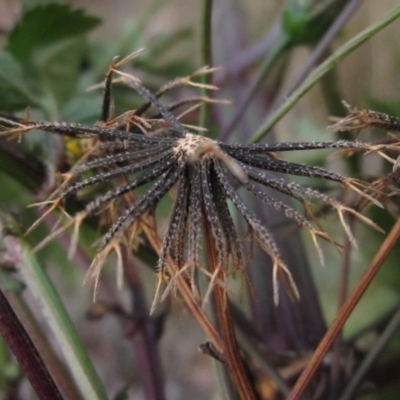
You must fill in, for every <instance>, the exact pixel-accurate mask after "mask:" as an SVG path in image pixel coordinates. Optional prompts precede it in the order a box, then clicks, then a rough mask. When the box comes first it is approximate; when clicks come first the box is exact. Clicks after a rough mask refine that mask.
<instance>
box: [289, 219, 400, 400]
mask: <svg viewBox="0 0 400 400" xmlns="http://www.w3.org/2000/svg"><path fill="white" fill-rule="evenodd" d="M399 237H400V218H399V219H398V220H397V221H396V223H395V225H394V226H393V228H392V229H391V231H390V233H389V235H388V236H387V237H386V239H385V241H384V242H383V243H382V246H381V247H380V249H379V250H378V252H377V253H376V255H375V257H374V259H373V260H372V261H371V264H370V265H369V266H368V268H367V270H366V271H365V273H364V275H363V276H362V278H361V279H360V281H359V282H358V284H357V286H356V287H355V288H354V290H353V291H352V292H351V294H350V296H349V297H348V299H347V300H346V302H345V303H344V304H343V306H342V307H341V308H340V312H339V313H338V316H337V318H336V319H335V321H334V322H333V324H332V325H331V326H330V327H329V329H328V331H327V333H326V335H325V336H324V338H323V339H322V340H321V343H320V344H319V345H318V347H317V349H316V350H315V352H314V354H313V356H312V358H311V360H310V362H309V363H308V365H307V366H306V368H305V369H304V370H303V372H302V374H301V375H300V377H299V379H298V380H297V382H296V384H295V386H294V388H293V390H292V392H291V394H290V395H289V397H288V398H287V400H298V399H300V396H301V395H302V393H303V392H304V390H305V389H306V387H307V385H308V383H309V382H310V380H311V378H312V377H313V376H314V373H315V371H316V370H317V368H318V366H319V365H320V363H321V361H322V359H323V358H324V356H325V354H326V353H327V351H328V350H329V348H330V346H331V345H332V343H333V341H334V340H335V338H336V336H337V335H338V333H339V332H340V330H341V329H342V327H343V325H344V324H345V322H346V321H347V319H348V318H349V316H350V314H351V313H352V311H353V310H354V308H355V307H356V305H357V303H358V302H359V300H360V298H361V297H362V295H363V294H364V292H365V291H366V290H367V288H368V286H369V285H370V283H371V282H372V280H373V278H374V277H375V275H376V274H377V273H378V271H379V269H380V267H381V266H382V264H383V263H384V261H385V260H386V258H387V256H388V255H389V253H390V251H391V250H392V249H393V247H394V246H395V244H396V243H397V241H398V239H399Z"/></svg>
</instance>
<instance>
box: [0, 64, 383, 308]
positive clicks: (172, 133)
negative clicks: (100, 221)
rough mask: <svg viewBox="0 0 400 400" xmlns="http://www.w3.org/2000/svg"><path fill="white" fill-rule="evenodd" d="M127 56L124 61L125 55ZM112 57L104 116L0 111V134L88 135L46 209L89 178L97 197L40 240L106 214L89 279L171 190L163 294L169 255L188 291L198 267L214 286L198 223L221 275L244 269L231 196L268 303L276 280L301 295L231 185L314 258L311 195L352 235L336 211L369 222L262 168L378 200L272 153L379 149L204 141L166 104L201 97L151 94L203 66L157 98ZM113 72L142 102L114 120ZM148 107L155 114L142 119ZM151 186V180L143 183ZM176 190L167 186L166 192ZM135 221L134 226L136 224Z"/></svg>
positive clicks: (354, 144) (354, 184)
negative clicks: (262, 271)
mask: <svg viewBox="0 0 400 400" xmlns="http://www.w3.org/2000/svg"><path fill="white" fill-rule="evenodd" d="M123 61H125V60H123ZM121 64H122V62H120V63H116V64H113V65H112V66H111V68H110V70H109V72H108V74H107V76H106V83H105V88H106V90H105V96H104V107H103V122H101V123H98V124H96V125H94V126H87V125H80V124H67V123H53V122H38V121H30V120H15V119H13V120H11V119H6V118H2V119H1V120H2V121H3V122H4V123H5V126H4V127H3V128H4V129H7V133H8V134H10V133H14V134H19V133H22V132H26V131H29V130H32V129H41V130H44V131H49V132H52V133H56V134H61V135H66V136H69V137H72V138H80V139H85V138H90V139H91V140H92V142H91V143H92V144H91V146H90V148H89V150H88V151H87V153H86V154H85V156H84V157H83V158H82V160H80V161H79V162H78V163H77V164H76V165H75V166H73V167H72V169H71V171H70V172H69V173H68V174H65V181H64V182H63V184H62V185H61V186H60V187H59V188H58V189H57V191H56V192H55V194H54V195H53V197H52V199H50V203H51V204H52V206H51V208H50V210H52V209H54V208H56V207H59V206H61V205H62V204H63V202H64V201H66V200H67V199H68V197H69V196H71V195H73V194H77V193H82V192H83V191H85V190H86V189H87V188H88V187H91V186H93V185H97V186H98V187H100V188H101V189H100V190H99V192H100V193H101V194H99V195H97V197H95V198H94V199H92V200H91V201H89V202H88V203H87V204H86V205H85V207H84V208H83V209H82V210H81V211H79V212H78V213H76V214H75V215H74V216H72V217H70V219H69V221H68V222H67V223H66V225H65V226H63V227H61V228H59V229H58V230H56V231H55V232H53V234H51V235H50V236H49V237H48V238H47V239H46V240H45V241H44V242H43V243H42V244H41V245H40V246H42V245H44V244H45V243H47V242H48V241H50V240H52V239H53V238H54V236H56V235H57V234H59V233H60V232H61V231H62V230H64V229H66V228H68V227H74V231H75V234H74V241H75V243H76V240H77V235H78V231H79V227H80V225H81V223H82V221H83V220H84V219H85V218H86V217H88V216H93V215H96V214H99V213H104V212H106V211H107V210H108V211H107V212H110V213H112V215H113V216H115V215H116V216H115V217H114V218H113V221H112V223H111V227H110V228H109V229H108V231H107V232H106V233H105V234H104V236H103V238H102V240H101V243H100V245H99V247H98V253H97V256H96V258H95V260H94V261H93V263H92V266H91V269H90V271H89V275H88V276H89V277H90V278H94V279H95V280H97V279H98V276H99V273H100V268H101V265H102V262H103V261H104V258H105V257H106V256H107V255H108V254H109V253H110V252H111V251H116V253H117V255H118V254H120V250H119V248H120V244H121V243H125V244H126V245H127V246H130V244H131V243H132V235H133V234H135V233H136V232H137V228H138V226H139V225H140V224H144V222H143V221H145V217H146V216H148V215H149V214H151V213H152V212H153V211H154V210H155V208H156V207H157V205H158V203H159V202H160V200H161V199H162V198H163V197H164V196H165V195H167V194H168V192H171V195H172V197H173V198H174V205H173V210H172V213H171V217H170V221H169V225H168V229H167V231H166V233H165V236H164V239H163V242H162V246H161V250H160V256H159V261H158V270H159V280H160V282H161V281H163V280H165V281H168V282H169V284H168V287H167V289H168V290H167V292H168V291H169V290H170V289H171V288H173V286H174V278H175V277H174V276H173V274H172V273H171V271H172V270H169V269H168V263H170V262H172V263H173V264H174V265H175V266H176V267H177V269H175V270H174V271H178V272H176V273H179V274H182V273H183V274H185V275H186V276H187V278H188V279H189V280H190V281H191V282H192V287H193V290H195V283H194V271H195V270H196V269H200V270H202V271H204V272H205V273H206V274H207V275H208V276H209V281H210V283H209V290H208V292H207V294H206V296H205V297H206V298H207V296H208V294H209V292H210V291H211V290H212V287H213V285H215V284H217V282H216V274H210V273H209V272H207V271H206V270H205V269H204V268H203V267H201V263H200V257H199V249H200V243H201V240H202V238H203V236H204V226H205V224H208V227H209V228H210V229H209V231H210V232H211V234H212V242H213V244H214V246H215V254H216V257H217V264H218V265H217V269H218V271H221V270H222V271H225V274H228V273H233V272H235V271H237V270H239V271H242V270H243V269H244V268H245V265H246V261H247V259H246V257H245V255H244V251H243V248H242V243H241V242H242V240H241V238H240V237H239V234H238V232H237V229H236V228H235V224H234V220H233V216H232V214H231V211H230V209H229V207H228V202H231V203H232V204H233V205H234V206H235V208H236V210H237V211H238V212H239V214H240V215H241V216H242V217H243V218H244V220H245V221H246V222H247V224H248V226H249V228H250V232H251V235H252V237H253V238H254V239H255V240H256V242H257V243H258V245H259V246H260V247H261V248H262V249H263V250H264V251H265V252H266V253H267V254H268V255H269V257H271V259H272V264H273V283H274V300H275V302H276V303H277V302H278V298H279V292H278V287H279V285H278V278H281V280H282V282H283V283H284V285H285V287H286V288H287V289H288V290H289V292H290V293H292V295H293V296H294V297H299V295H298V292H297V289H296V285H295V283H294V282H293V279H292V275H291V273H290V271H289V269H288V267H287V266H286V265H285V263H284V261H283V260H282V257H281V254H280V252H279V249H278V247H277V245H276V243H275V241H274V238H273V236H272V234H271V233H270V231H269V230H268V228H267V227H266V226H264V225H263V224H262V223H261V222H260V220H259V219H258V218H257V215H255V213H254V212H253V211H252V210H251V209H250V208H249V207H248V206H247V205H246V203H245V201H244V200H243V198H242V197H241V196H240V195H239V194H238V193H237V188H238V187H244V188H245V189H247V190H248V191H249V192H250V193H252V194H253V195H254V196H256V197H257V198H259V199H261V200H262V201H263V202H264V203H266V204H268V205H270V206H272V207H274V208H275V209H276V210H277V211H279V212H282V213H284V214H285V215H286V216H287V217H288V218H290V219H291V220H293V221H294V222H295V223H297V224H298V225H299V226H301V227H305V228H306V229H307V230H308V232H309V233H310V235H311V237H312V240H313V242H314V244H315V246H316V249H317V252H318V254H319V257H320V258H321V261H322V259H323V256H322V252H321V250H320V248H319V245H318V242H317V238H318V237H320V238H323V239H326V240H330V239H329V237H328V236H327V235H326V234H325V233H324V232H323V231H321V230H320V229H319V228H318V229H317V228H316V227H314V225H313V223H312V213H311V211H310V201H311V202H312V201H314V202H317V203H320V204H321V203H322V204H325V205H328V206H330V207H331V208H333V209H334V210H336V212H337V214H338V216H339V218H340V221H341V222H342V225H343V227H344V229H345V231H346V233H347V235H348V236H349V238H350V239H351V241H353V242H354V238H353V236H352V234H351V232H350V229H348V227H347V225H346V223H345V220H344V213H346V212H347V213H352V214H355V215H356V216H357V217H359V218H360V219H361V220H362V221H364V222H365V223H367V224H369V225H372V226H375V225H374V224H373V223H372V222H371V221H370V220H369V219H368V218H366V217H365V216H363V215H361V214H359V213H358V212H357V211H355V210H353V209H352V208H349V207H347V206H345V205H343V204H341V203H340V202H339V201H337V200H335V199H333V198H331V197H329V196H327V195H326V194H324V193H321V192H319V191H317V190H314V189H312V188H309V187H306V186H302V185H300V184H297V183H294V182H290V181H287V180H285V179H280V178H278V177H276V176H275V175H273V174H271V173H270V172H280V173H284V174H288V175H298V176H305V177H310V178H319V179H323V180H328V181H333V182H336V183H339V184H341V185H342V186H344V187H345V188H349V189H352V190H354V191H356V192H357V193H359V194H360V195H362V196H364V197H365V198H367V199H368V200H369V201H372V202H374V203H376V204H379V203H378V202H377V201H376V200H374V199H373V198H372V196H371V195H370V194H368V193H367V191H365V187H364V186H363V185H362V184H361V183H359V182H358V181H356V180H353V179H351V178H348V177H345V176H342V175H340V174H338V173H334V172H330V171H328V170H326V169H324V168H320V167H316V166H310V165H305V164H298V163H293V162H288V161H284V160H283V159H281V158H279V157H277V156H276V154H277V153H280V152H285V151H295V150H302V151H303V150H319V149H354V150H357V151H363V150H365V151H379V150H380V148H375V147H374V145H373V144H368V143H363V142H359V141H343V140H340V141H336V142H304V143H274V144H229V143H222V142H220V141H217V140H212V139H210V138H207V137H206V136H201V135H198V134H195V133H193V132H190V131H189V129H191V130H192V131H193V127H191V128H188V127H186V126H184V125H183V124H182V123H181V122H180V121H179V119H180V117H175V116H174V114H173V113H172V111H173V110H175V109H177V108H178V107H181V106H183V105H190V106H191V108H190V110H191V109H193V107H197V106H198V105H199V104H200V103H201V102H203V101H211V100H210V99H208V98H204V97H194V98H192V99H189V100H186V101H183V102H180V103H177V104H174V105H172V106H169V107H166V106H164V105H163V104H162V103H161V102H160V101H159V100H158V98H159V97H160V96H161V95H162V94H164V93H165V92H166V91H167V90H170V89H171V88H173V87H175V86H177V85H181V84H189V85H194V86H200V87H201V85H200V84H196V83H194V82H193V81H192V78H193V77H194V76H196V75H200V74H204V73H209V72H211V71H212V70H211V69H208V68H202V69H201V70H199V71H197V72H196V73H195V74H193V75H192V76H189V77H185V78H179V79H177V80H175V81H173V82H171V83H169V84H167V85H165V86H164V87H163V88H161V89H160V91H158V92H157V93H156V94H155V95H154V94H152V93H151V92H150V91H148V90H147V89H146V88H145V87H144V86H143V85H142V84H141V82H140V81H139V79H137V78H136V77H134V76H132V75H129V74H127V73H125V72H122V71H120V70H119V69H118V67H119V66H120V65H121ZM114 74H118V75H119V78H118V79H117V80H116V81H118V82H123V83H125V84H127V85H128V86H130V87H132V88H133V89H134V90H135V91H136V92H137V93H138V94H139V95H141V96H142V97H144V98H145V99H146V101H147V102H146V103H145V104H143V106H142V107H140V108H138V109H137V110H132V111H129V112H127V113H124V114H123V115H120V116H119V117H117V118H113V119H111V118H110V102H111V100H110V98H111V96H110V93H111V85H112V83H113V76H114ZM151 106H153V107H154V108H155V109H156V110H157V111H156V114H153V115H150V116H145V113H146V112H148V110H149V109H150V107H151ZM149 183H151V185H150V186H148V185H147V184H149ZM145 185H146V187H148V188H147V190H146V191H145V193H143V194H142V195H140V196H139V197H137V198H136V197H132V193H133V191H134V190H135V189H137V188H140V187H142V186H145ZM174 187H176V190H175V191H171V189H173V188H174ZM265 188H272V189H274V190H276V191H277V192H281V193H284V194H286V195H289V196H291V197H292V198H294V199H296V200H298V201H300V202H301V203H302V205H303V206H304V208H305V211H306V213H305V215H306V216H304V215H302V214H301V213H299V212H298V211H296V210H295V209H293V208H291V207H290V206H288V205H286V204H285V203H283V202H280V201H277V200H275V199H274V198H272V197H270V196H269V195H267V194H266V192H265V190H264V189H265ZM138 224H139V225H138Z"/></svg>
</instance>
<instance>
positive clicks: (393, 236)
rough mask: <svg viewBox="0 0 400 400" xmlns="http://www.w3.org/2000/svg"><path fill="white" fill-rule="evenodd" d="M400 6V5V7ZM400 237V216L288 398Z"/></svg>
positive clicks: (303, 383)
mask: <svg viewBox="0 0 400 400" xmlns="http://www.w3.org/2000/svg"><path fill="white" fill-rule="evenodd" d="M399 8H400V7H399ZM399 237H400V218H399V219H398V220H397V221H396V223H395V225H394V226H393V228H392V230H391V231H390V233H389V235H388V236H387V237H386V239H385V241H384V242H383V243H382V246H381V247H380V249H379V250H378V252H377V253H376V255H375V257H374V259H373V260H372V261H371V264H370V265H369V266H368V268H367V270H366V271H365V273H364V275H363V276H362V278H361V280H360V281H359V282H358V284H357V286H356V287H355V289H354V290H353V291H352V292H351V294H350V296H349V297H348V299H347V300H346V302H345V303H344V304H343V306H342V307H341V308H340V312H339V313H338V316H337V318H336V319H335V321H334V322H333V324H332V325H331V326H330V327H329V329H328V331H327V333H326V335H325V336H324V338H323V339H322V340H321V343H320V344H319V345H318V347H317V349H316V350H315V352H314V354H313V356H312V358H311V360H310V362H309V363H308V365H307V366H306V368H305V369H304V371H303V372H302V374H301V375H300V377H299V379H298V381H297V382H296V384H295V386H294V388H293V390H292V392H291V394H290V395H289V397H288V398H287V400H298V399H300V396H301V395H302V393H303V392H304V390H305V388H306V387H307V385H308V383H309V382H310V380H311V378H312V377H313V375H314V373H315V371H316V370H317V368H318V366H319V365H320V363H321V361H322V359H323V358H324V356H325V354H326V352H327V351H328V350H329V348H330V346H331V345H332V342H333V341H334V340H335V338H336V336H337V335H338V333H339V332H340V330H341V329H342V327H343V325H344V324H345V322H346V321H347V319H348V317H349V316H350V314H351V313H352V311H353V310H354V308H355V307H356V305H357V303H358V301H359V300H360V298H361V296H362V295H363V294H364V292H365V291H366V289H367V288H368V286H369V285H370V283H371V282H372V280H373V278H374V277H375V275H376V274H377V273H378V271H379V269H380V267H381V266H382V264H383V262H384V261H385V260H386V257H387V256H388V255H389V253H390V251H391V250H392V248H393V247H394V245H395V244H396V243H397V241H398V239H399Z"/></svg>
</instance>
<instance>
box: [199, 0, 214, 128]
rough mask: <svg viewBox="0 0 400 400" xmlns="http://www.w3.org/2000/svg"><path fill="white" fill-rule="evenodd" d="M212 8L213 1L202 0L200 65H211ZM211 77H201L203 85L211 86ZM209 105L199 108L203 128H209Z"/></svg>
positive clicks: (203, 93) (204, 94)
mask: <svg viewBox="0 0 400 400" xmlns="http://www.w3.org/2000/svg"><path fill="white" fill-rule="evenodd" d="M212 8H213V0H203V1H202V5H201V24H200V26H201V34H200V40H201V43H200V50H201V52H200V53H201V63H202V65H209V66H211V65H212ZM211 80H212V75H211V74H205V75H203V77H202V83H203V84H211ZM207 92H208V90H207V89H205V88H203V89H202V93H201V94H202V96H204V97H206V96H207V95H208V93H207ZM210 114H211V103H209V102H202V104H201V106H200V120H199V125H200V126H203V127H205V128H207V127H209V126H210Z"/></svg>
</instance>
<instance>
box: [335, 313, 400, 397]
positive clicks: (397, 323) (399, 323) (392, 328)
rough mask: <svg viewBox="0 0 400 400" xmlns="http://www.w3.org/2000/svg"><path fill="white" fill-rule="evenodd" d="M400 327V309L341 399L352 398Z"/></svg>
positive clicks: (362, 363)
mask: <svg viewBox="0 0 400 400" xmlns="http://www.w3.org/2000/svg"><path fill="white" fill-rule="evenodd" d="M399 327H400V309H399V310H397V312H396V313H395V314H394V315H393V317H392V319H391V320H390V321H389V323H388V325H387V326H386V328H385V329H384V331H383V332H382V335H381V336H380V337H379V339H378V340H377V342H376V343H375V344H374V345H373V347H372V348H371V350H370V351H369V353H368V355H367V356H366V357H365V358H364V360H363V361H362V362H361V364H360V366H359V367H358V369H357V371H356V372H355V374H354V375H353V376H352V379H351V381H350V382H349V384H348V385H347V386H346V389H345V390H344V392H343V396H342V397H341V398H340V400H350V399H352V398H353V396H354V395H355V393H356V390H357V388H358V387H359V386H360V384H361V382H362V380H363V378H364V376H365V375H366V373H367V372H368V371H369V369H370V368H371V365H372V364H373V363H374V361H375V360H376V359H377V358H378V357H379V355H380V354H381V352H382V350H383V349H384V348H385V346H386V345H387V343H388V342H389V341H390V339H391V338H392V337H393V335H394V334H395V333H396V332H397V330H398V329H399Z"/></svg>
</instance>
